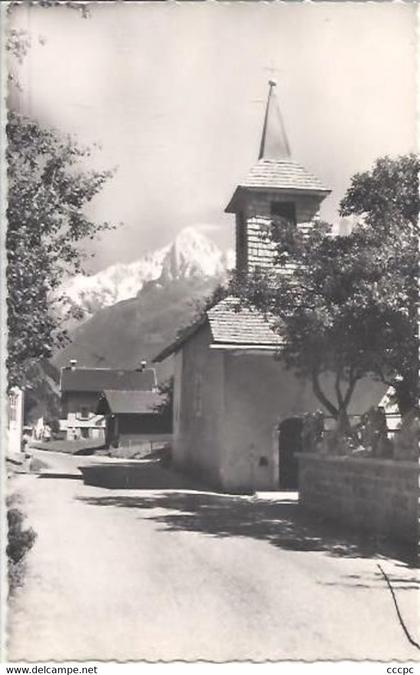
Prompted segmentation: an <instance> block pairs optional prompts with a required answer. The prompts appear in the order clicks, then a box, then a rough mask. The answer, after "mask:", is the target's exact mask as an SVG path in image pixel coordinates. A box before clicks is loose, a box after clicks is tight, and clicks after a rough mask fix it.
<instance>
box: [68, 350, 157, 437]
mask: <svg viewBox="0 0 420 675" xmlns="http://www.w3.org/2000/svg"><path fill="white" fill-rule="evenodd" d="M105 390H112V391H147V392H155V391H157V381H156V371H155V369H154V368H150V367H149V368H148V367H146V365H145V364H144V363H143V364H142V365H141V366H140V367H139V368H138V369H137V370H117V369H112V368H78V367H77V362H76V361H74V360H73V361H71V362H70V365H69V366H65V367H64V368H62V369H61V377H60V392H61V406H62V418H63V419H65V420H67V423H66V428H67V440H76V439H79V438H91V439H104V438H105V426H106V424H105V418H104V415H99V414H98V413H97V412H96V409H97V406H98V401H99V398H100V396H101V394H102V392H103V391H105Z"/></svg>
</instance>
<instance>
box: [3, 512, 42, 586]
mask: <svg viewBox="0 0 420 675" xmlns="http://www.w3.org/2000/svg"><path fill="white" fill-rule="evenodd" d="M24 520H25V515H24V514H23V513H22V511H21V510H20V509H18V508H16V506H13V505H10V504H9V508H8V510H7V524H8V532H7V546H6V554H7V559H8V578H9V593H13V591H14V590H15V589H16V588H17V587H18V586H21V585H22V582H23V575H24V571H25V567H24V557H25V555H26V553H27V552H28V551H29V550H30V549H31V548H32V546H33V545H34V543H35V539H36V536H37V535H36V533H35V532H34V530H33V529H32V527H28V528H26V529H24V527H23V524H24Z"/></svg>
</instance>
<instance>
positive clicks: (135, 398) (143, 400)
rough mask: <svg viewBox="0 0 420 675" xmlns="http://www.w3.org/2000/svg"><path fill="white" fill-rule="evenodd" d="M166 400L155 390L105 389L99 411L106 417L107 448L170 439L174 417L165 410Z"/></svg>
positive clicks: (100, 400)
mask: <svg viewBox="0 0 420 675" xmlns="http://www.w3.org/2000/svg"><path fill="white" fill-rule="evenodd" d="M164 402H165V396H164V395H162V394H160V393H158V392H155V391H113V390H106V391H104V392H103V393H102V396H101V397H100V399H99V403H98V407H97V410H96V411H97V413H98V414H99V415H104V417H105V420H106V424H105V445H106V447H108V448H109V447H110V446H114V447H117V446H130V445H137V444H141V443H145V442H149V443H151V444H152V443H153V442H157V441H163V440H165V441H169V440H170V439H171V432H172V417H171V415H165V414H164V413H162V412H161V407H162V406H163V404H164Z"/></svg>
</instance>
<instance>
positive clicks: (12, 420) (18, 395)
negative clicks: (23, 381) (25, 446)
mask: <svg viewBox="0 0 420 675" xmlns="http://www.w3.org/2000/svg"><path fill="white" fill-rule="evenodd" d="M7 404H8V415H7V420H8V425H7V435H8V439H7V452H8V454H15V453H18V452H21V450H22V437H23V413H24V391H23V389H20V388H19V387H12V389H11V390H10V391H9V394H8V400H7Z"/></svg>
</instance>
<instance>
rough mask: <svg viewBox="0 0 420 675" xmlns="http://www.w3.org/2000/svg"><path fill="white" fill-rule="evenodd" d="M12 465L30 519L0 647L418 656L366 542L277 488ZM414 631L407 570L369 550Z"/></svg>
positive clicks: (247, 655)
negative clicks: (104, 480) (150, 484)
mask: <svg viewBox="0 0 420 675" xmlns="http://www.w3.org/2000/svg"><path fill="white" fill-rule="evenodd" d="M37 454H38V456H40V457H41V458H42V459H43V460H44V461H45V457H46V456H47V455H48V462H49V463H50V465H51V472H52V473H51V475H50V477H42V476H41V477H38V476H34V475H19V476H17V477H15V478H14V479H13V489H14V490H17V491H18V492H20V493H21V494H22V496H23V500H24V508H25V510H26V512H27V513H28V514H30V524H31V525H32V526H33V528H34V529H35V530H36V531H37V533H38V538H37V541H36V545H35V546H34V548H33V549H32V551H31V552H30V553H29V554H28V558H27V576H26V583H25V586H24V588H22V589H19V590H18V592H17V593H16V595H15V597H14V598H13V600H12V602H11V603H10V610H9V627H8V628H9V651H8V658H9V659H10V660H27V661H37V660H39V661H45V660H66V659H67V660H99V659H101V660H118V661H124V660H143V659H146V660H151V661H155V660H164V661H169V660H175V659H184V660H196V659H206V660H211V661H226V660H254V661H264V660H282V659H303V660H316V659H333V660H334V659H335V660H342V659H373V660H391V659H399V660H410V659H414V660H418V659H419V656H420V651H419V650H417V649H416V648H415V647H412V646H411V645H410V644H409V642H408V640H407V638H406V637H405V635H404V633H403V630H402V628H401V626H400V624H399V622H398V619H397V615H396V612H395V608H394V605H393V602H392V597H391V595H390V593H389V590H388V589H387V587H386V584H385V582H384V580H383V578H382V576H381V574H380V572H379V570H378V568H377V562H378V560H379V559H378V557H377V555H375V550H374V549H372V547H371V544H369V545H368V544H367V543H366V542H361V541H358V542H354V541H352V540H349V539H348V538H346V537H343V535H342V534H337V532H333V531H331V530H330V529H328V528H327V529H326V528H325V526H323V525H321V524H320V523H317V522H316V521H313V522H311V521H308V520H307V518H303V517H302V515H301V514H300V512H299V509H298V507H297V504H296V503H294V501H293V500H292V499H288V498H287V495H286V497H283V498H282V497H281V496H280V497H278V496H277V497H275V498H274V499H273V498H265V499H263V498H258V497H257V498H256V497H251V496H241V497H237V496H236V497H234V496H226V495H220V494H215V493H212V492H206V491H200V490H191V489H187V488H183V487H182V484H180V486H178V487H176V488H172V489H167V490H109V489H103V488H95V487H89V486H87V485H84V484H83V482H82V481H81V480H80V479H79V478H78V470H77V466H78V465H80V464H82V463H85V462H89V461H90V458H89V457H82V458H81V457H78V458H77V457H72V456H69V455H60V454H58V453H57V454H55V453H45V452H44V453H42V451H39V452H38V453H37ZM380 562H381V564H382V566H383V568H384V569H385V570H386V572H387V573H388V574H389V576H390V578H391V580H392V583H393V586H394V588H395V593H396V596H397V599H398V602H399V606H400V611H401V613H402V616H403V618H404V620H405V623H406V625H407V627H408V629H409V630H410V632H411V634H412V635H413V637H415V638H416V639H417V640H419V638H420V630H419V628H418V625H419V621H418V616H419V613H418V607H419V605H418V589H419V587H420V584H419V577H418V573H417V570H415V569H413V568H410V567H409V566H408V565H407V564H405V563H404V562H401V560H398V558H391V557H384V556H382V558H381V560H380Z"/></svg>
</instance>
